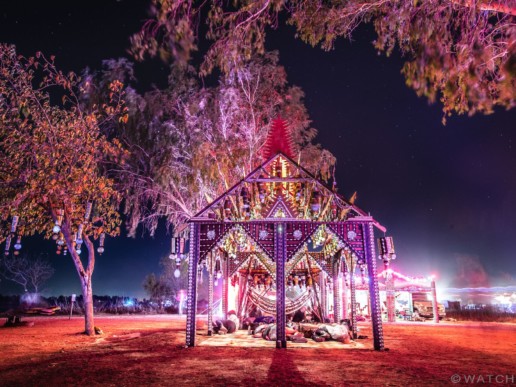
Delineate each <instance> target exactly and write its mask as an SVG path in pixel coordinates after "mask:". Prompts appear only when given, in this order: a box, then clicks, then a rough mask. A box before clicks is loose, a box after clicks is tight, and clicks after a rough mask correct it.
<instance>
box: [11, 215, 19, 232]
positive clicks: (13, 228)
mask: <svg viewBox="0 0 516 387" xmlns="http://www.w3.org/2000/svg"><path fill="white" fill-rule="evenodd" d="M18 219H19V217H18V215H14V216H13V221H12V223H11V234H12V235H13V236H14V234H16V227H17V226H18Z"/></svg>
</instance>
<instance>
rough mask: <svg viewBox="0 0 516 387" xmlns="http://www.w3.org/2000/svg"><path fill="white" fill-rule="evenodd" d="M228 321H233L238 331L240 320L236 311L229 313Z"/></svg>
mask: <svg viewBox="0 0 516 387" xmlns="http://www.w3.org/2000/svg"><path fill="white" fill-rule="evenodd" d="M228 320H231V321H233V322H234V323H235V325H236V327H237V329H238V328H239V327H240V320H239V318H238V316H237V314H236V312H235V311H234V310H230V311H229V312H228Z"/></svg>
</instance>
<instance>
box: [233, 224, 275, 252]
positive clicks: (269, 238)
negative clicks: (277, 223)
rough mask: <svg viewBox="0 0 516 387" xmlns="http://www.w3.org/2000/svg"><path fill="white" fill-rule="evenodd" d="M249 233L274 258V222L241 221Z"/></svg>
mask: <svg viewBox="0 0 516 387" xmlns="http://www.w3.org/2000/svg"><path fill="white" fill-rule="evenodd" d="M240 224H241V225H242V227H243V228H244V230H245V231H246V233H247V235H249V237H251V238H252V239H253V240H254V242H256V244H257V245H258V246H259V247H260V248H261V249H262V250H263V251H264V252H265V253H266V254H267V255H268V256H269V258H271V259H272V260H274V259H275V258H274V223H264V222H259V223H240Z"/></svg>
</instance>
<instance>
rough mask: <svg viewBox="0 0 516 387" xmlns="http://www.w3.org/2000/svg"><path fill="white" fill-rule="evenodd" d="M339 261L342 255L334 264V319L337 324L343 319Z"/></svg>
mask: <svg viewBox="0 0 516 387" xmlns="http://www.w3.org/2000/svg"><path fill="white" fill-rule="evenodd" d="M339 262H340V257H339V258H337V259H336V260H335V263H334V264H333V321H334V322H335V323H337V324H338V323H339V322H340V320H341V314H340V311H341V306H340V300H341V296H340V282H341V281H340V278H339Z"/></svg>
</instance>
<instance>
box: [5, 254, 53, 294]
mask: <svg viewBox="0 0 516 387" xmlns="http://www.w3.org/2000/svg"><path fill="white" fill-rule="evenodd" d="M0 274H1V275H2V276H3V277H4V278H5V279H7V280H9V281H12V282H15V283H17V284H18V285H21V286H22V287H23V289H24V290H25V291H26V292H31V293H39V291H40V289H41V286H42V285H43V284H44V283H45V282H46V281H47V280H48V279H49V278H50V277H52V275H54V268H53V267H52V266H51V265H50V263H49V262H48V261H46V260H44V259H43V258H41V256H39V257H37V258H36V259H31V258H29V257H28V256H27V255H24V256H16V255H6V256H4V257H3V258H1V259H0Z"/></svg>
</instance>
